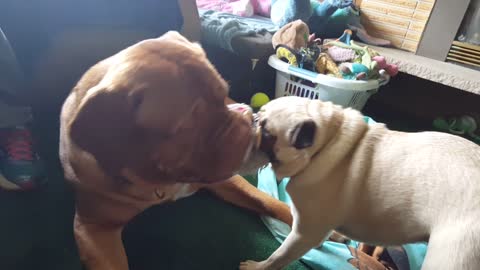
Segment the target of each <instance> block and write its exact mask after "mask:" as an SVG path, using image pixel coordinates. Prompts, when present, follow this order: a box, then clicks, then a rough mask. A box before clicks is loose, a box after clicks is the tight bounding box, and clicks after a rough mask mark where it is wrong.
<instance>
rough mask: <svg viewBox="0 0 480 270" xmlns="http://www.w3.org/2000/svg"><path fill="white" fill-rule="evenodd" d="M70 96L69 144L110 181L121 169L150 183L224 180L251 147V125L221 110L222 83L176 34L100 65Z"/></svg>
mask: <svg viewBox="0 0 480 270" xmlns="http://www.w3.org/2000/svg"><path fill="white" fill-rule="evenodd" d="M99 74H100V76H99ZM82 88H86V90H87V89H88V91H87V92H86V94H85V95H83V94H82ZM74 91H76V92H77V98H79V99H81V101H80V105H79V106H78V112H77V114H76V116H75V117H73V119H72V122H71V123H70V126H69V129H70V131H69V132H70V136H71V138H72V140H73V142H75V144H77V145H78V146H79V147H80V148H82V149H84V150H85V151H87V152H89V153H91V154H92V155H93V156H94V157H95V158H96V159H97V162H98V163H99V164H100V166H101V167H102V168H103V169H104V170H105V171H106V172H107V173H109V174H111V175H121V174H122V170H124V169H126V168H127V169H130V170H131V171H133V172H134V173H135V174H136V175H137V176H139V177H140V178H141V179H143V180H146V181H147V182H151V183H156V182H162V181H185V182H190V181H192V182H193V181H203V182H212V181H219V180H224V179H227V178H228V177H230V176H231V175H232V174H233V173H234V172H235V171H236V170H238V168H239V167H240V165H241V163H242V161H243V159H244V157H245V155H246V153H247V152H248V149H249V147H250V145H251V143H252V130H251V123H250V122H249V121H248V120H247V119H246V118H244V117H243V116H242V115H241V113H237V112H234V111H229V110H228V108H227V106H225V104H224V100H225V98H226V96H227V91H228V86H227V84H226V82H225V81H224V80H223V79H222V78H221V77H220V75H219V74H218V73H217V71H216V70H215V69H214V67H213V66H212V65H211V64H210V63H209V62H208V60H207V58H206V56H205V53H204V51H203V50H202V49H201V47H200V46H199V45H197V44H193V43H190V42H189V41H187V40H186V39H185V38H184V37H182V36H181V35H180V34H178V33H177V32H168V33H167V34H165V35H163V36H161V37H160V38H158V39H151V40H146V41H143V42H140V43H138V44H135V45H133V46H131V47H129V48H127V49H125V50H123V51H121V52H119V53H118V54H116V55H114V56H112V57H110V58H108V59H106V60H104V61H102V62H100V63H99V64H97V65H96V66H94V67H93V68H92V69H91V70H90V71H88V72H87V73H86V74H85V75H84V77H83V78H82V79H81V80H80V82H79V83H78V85H77V87H76V89H75V90H74Z"/></svg>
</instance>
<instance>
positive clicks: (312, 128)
mask: <svg viewBox="0 0 480 270" xmlns="http://www.w3.org/2000/svg"><path fill="white" fill-rule="evenodd" d="M316 131H317V126H316V124H315V122H314V121H313V120H311V119H309V120H305V121H303V122H301V123H300V124H298V125H297V126H295V128H294V129H293V131H292V133H291V136H290V145H292V146H293V147H295V148H297V149H304V148H307V147H310V146H312V145H313V142H314V140H315V133H316Z"/></svg>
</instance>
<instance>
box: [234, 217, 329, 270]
mask: <svg viewBox="0 0 480 270" xmlns="http://www.w3.org/2000/svg"><path fill="white" fill-rule="evenodd" d="M294 227H296V226H294ZM329 231H330V230H329V229H325V230H321V229H320V230H319V229H318V228H317V229H315V230H314V231H313V230H302V229H301V227H297V228H294V229H292V231H291V232H290V234H289V235H288V236H287V238H286V239H285V241H284V242H283V243H282V245H281V246H280V247H279V248H278V249H277V250H276V251H275V252H274V253H273V254H272V255H271V256H270V257H269V258H268V259H267V260H265V261H261V262H255V261H245V262H242V263H240V270H280V269H283V268H284V267H286V266H287V265H289V264H290V263H292V262H293V261H295V260H297V259H300V258H301V257H302V256H303V255H304V254H305V253H307V252H308V251H309V250H310V249H312V248H315V247H317V246H319V244H321V243H322V242H323V240H324V239H325V238H326V237H327V236H328V233H329ZM319 237H321V238H319Z"/></svg>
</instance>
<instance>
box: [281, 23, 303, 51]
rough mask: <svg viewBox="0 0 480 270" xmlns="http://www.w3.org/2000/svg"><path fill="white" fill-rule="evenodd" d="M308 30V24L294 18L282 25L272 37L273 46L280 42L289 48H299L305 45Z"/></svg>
mask: <svg viewBox="0 0 480 270" xmlns="http://www.w3.org/2000/svg"><path fill="white" fill-rule="evenodd" d="M309 36H310V30H309V29H308V25H307V24H306V23H304V22H303V21H301V20H296V21H293V22H290V23H288V24H286V25H284V26H283V27H282V28H280V30H278V31H277V32H276V33H275V34H274V35H273V37H272V45H273V48H277V46H278V45H280V44H282V45H285V46H287V47H289V48H291V49H294V50H299V49H300V48H302V47H307V43H308V39H309Z"/></svg>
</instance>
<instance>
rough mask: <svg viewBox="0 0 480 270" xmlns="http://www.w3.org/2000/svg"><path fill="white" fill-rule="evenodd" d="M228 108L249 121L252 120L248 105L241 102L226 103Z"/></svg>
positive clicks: (251, 111)
mask: <svg viewBox="0 0 480 270" xmlns="http://www.w3.org/2000/svg"><path fill="white" fill-rule="evenodd" d="M227 107H228V110H229V111H231V112H234V113H238V114H240V115H241V116H242V117H243V118H245V119H246V120H247V121H249V122H250V123H252V122H253V110H252V108H251V107H250V106H248V105H246V104H241V103H235V104H229V105H227Z"/></svg>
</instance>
